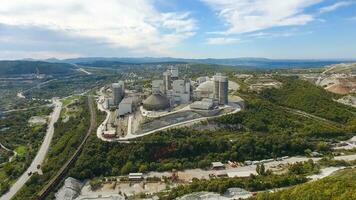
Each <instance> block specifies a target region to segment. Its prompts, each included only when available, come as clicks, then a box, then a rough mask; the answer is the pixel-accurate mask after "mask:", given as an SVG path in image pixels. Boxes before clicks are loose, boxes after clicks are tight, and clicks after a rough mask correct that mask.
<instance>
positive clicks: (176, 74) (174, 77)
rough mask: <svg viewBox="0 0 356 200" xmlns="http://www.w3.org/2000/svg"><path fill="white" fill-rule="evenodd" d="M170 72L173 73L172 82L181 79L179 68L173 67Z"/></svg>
mask: <svg viewBox="0 0 356 200" xmlns="http://www.w3.org/2000/svg"><path fill="white" fill-rule="evenodd" d="M169 71H170V73H171V78H172V80H178V77H179V72H178V68H176V67H173V66H171V67H170V70H169Z"/></svg>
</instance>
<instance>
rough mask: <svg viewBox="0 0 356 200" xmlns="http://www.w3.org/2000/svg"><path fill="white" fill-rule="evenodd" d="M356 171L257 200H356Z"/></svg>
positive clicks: (270, 194)
mask: <svg viewBox="0 0 356 200" xmlns="http://www.w3.org/2000/svg"><path fill="white" fill-rule="evenodd" d="M355 191H356V169H355V168H354V169H346V170H343V171H340V172H338V173H336V174H335V175H333V176H330V177H327V178H324V179H321V180H318V181H315V182H310V183H306V184H302V185H298V186H295V187H293V188H290V189H286V190H282V191H279V192H275V193H263V194H259V195H258V196H257V197H255V198H251V199H257V200H290V199H293V200H305V199H312V200H351V199H356V192H355Z"/></svg>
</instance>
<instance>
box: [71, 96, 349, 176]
mask: <svg viewBox="0 0 356 200" xmlns="http://www.w3.org/2000/svg"><path fill="white" fill-rule="evenodd" d="M210 123H217V124H219V125H220V126H221V127H222V129H220V130H218V131H197V130H190V129H184V130H183V129H174V130H169V131H167V132H164V133H162V132H161V133H157V134H153V135H149V136H145V137H143V138H140V139H138V140H137V142H135V143H130V144H121V143H107V142H103V141H101V140H100V139H98V138H97V137H96V136H94V135H93V136H91V138H90V139H89V142H88V145H86V147H85V148H84V150H83V152H82V154H81V156H80V157H79V159H78V161H77V162H76V165H75V167H74V169H73V171H72V176H74V177H76V178H79V179H87V178H93V177H99V176H117V175H120V174H127V173H129V172H137V171H141V172H145V171H151V170H157V171H167V170H172V169H178V170H181V169H186V168H198V167H199V168H206V167H209V166H210V164H211V162H212V161H227V160H236V161H244V160H260V159H266V158H275V157H280V156H285V155H303V154H304V152H305V151H306V150H313V151H318V152H323V153H325V154H327V153H328V152H329V149H330V147H329V144H328V142H330V141H335V140H336V141H337V140H342V139H345V138H349V137H350V135H349V134H348V133H346V132H345V130H343V129H340V128H337V127H335V128H330V126H329V125H327V124H324V123H322V122H318V121H312V120H310V119H308V118H304V117H301V116H298V115H294V114H291V113H287V112H284V111H283V110H281V109H280V108H279V107H278V106H276V105H274V104H272V103H269V102H268V101H265V100H262V99H258V98H256V99H251V100H250V101H249V104H248V107H247V109H246V111H243V112H240V113H236V114H234V115H228V116H224V117H221V118H219V119H217V120H216V121H215V120H214V121H210ZM239 124H241V125H242V128H239V126H238V125H239ZM307 152H308V151H307Z"/></svg>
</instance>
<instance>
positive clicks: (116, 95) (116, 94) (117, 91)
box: [112, 83, 124, 106]
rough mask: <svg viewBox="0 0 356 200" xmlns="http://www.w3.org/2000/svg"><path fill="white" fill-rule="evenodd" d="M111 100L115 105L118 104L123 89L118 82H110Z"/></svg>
mask: <svg viewBox="0 0 356 200" xmlns="http://www.w3.org/2000/svg"><path fill="white" fill-rule="evenodd" d="M112 94H113V102H114V105H115V106H118V105H119V103H120V102H121V100H122V98H123V94H124V91H122V86H121V85H120V84H119V83H113V84H112Z"/></svg>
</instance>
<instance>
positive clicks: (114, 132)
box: [103, 129, 116, 138]
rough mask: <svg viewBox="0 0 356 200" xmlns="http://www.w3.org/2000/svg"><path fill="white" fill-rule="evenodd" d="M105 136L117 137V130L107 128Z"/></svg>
mask: <svg viewBox="0 0 356 200" xmlns="http://www.w3.org/2000/svg"><path fill="white" fill-rule="evenodd" d="M103 136H104V137H105V138H115V137H116V130H115V129H112V130H106V131H104V132H103Z"/></svg>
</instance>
